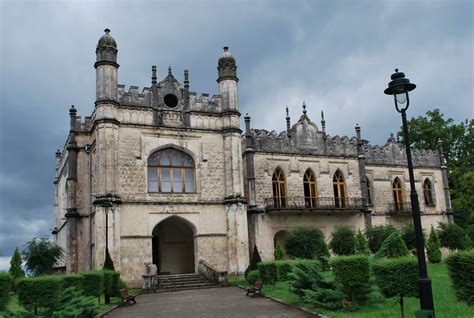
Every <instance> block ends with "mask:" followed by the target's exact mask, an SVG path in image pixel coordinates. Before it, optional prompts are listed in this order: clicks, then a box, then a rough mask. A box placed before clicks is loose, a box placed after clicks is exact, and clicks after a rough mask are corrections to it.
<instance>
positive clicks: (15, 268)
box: [9, 247, 25, 279]
mask: <svg viewBox="0 0 474 318" xmlns="http://www.w3.org/2000/svg"><path fill="white" fill-rule="evenodd" d="M21 262H22V260H21V255H20V251H19V250H18V247H17V248H16V249H15V252H13V256H12V258H11V260H10V270H9V272H10V275H11V276H12V277H13V279H17V278H21V277H24V276H25V272H24V271H23V268H22V266H21Z"/></svg>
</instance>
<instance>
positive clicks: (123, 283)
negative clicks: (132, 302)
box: [114, 275, 128, 297]
mask: <svg viewBox="0 0 474 318" xmlns="http://www.w3.org/2000/svg"><path fill="white" fill-rule="evenodd" d="M122 288H124V289H128V285H127V283H126V282H124V281H123V280H122V279H121V278H120V275H119V278H118V283H117V289H116V291H115V293H114V295H115V297H121V296H120V292H119V289H122Z"/></svg>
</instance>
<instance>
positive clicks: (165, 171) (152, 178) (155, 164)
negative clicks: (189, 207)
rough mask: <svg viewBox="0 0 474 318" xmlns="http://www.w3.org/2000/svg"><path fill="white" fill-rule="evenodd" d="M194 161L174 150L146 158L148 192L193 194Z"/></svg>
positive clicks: (158, 152) (160, 151) (168, 149)
mask: <svg viewBox="0 0 474 318" xmlns="http://www.w3.org/2000/svg"><path fill="white" fill-rule="evenodd" d="M195 191H196V190H195V178H194V160H193V158H192V157H191V156H190V155H188V154H186V153H184V152H181V151H178V150H176V149H174V148H166V149H163V150H159V151H157V152H155V153H153V154H152V155H151V156H150V157H149V158H148V192H168V193H169V192H174V193H183V192H195Z"/></svg>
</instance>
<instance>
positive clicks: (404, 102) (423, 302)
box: [384, 69, 434, 318]
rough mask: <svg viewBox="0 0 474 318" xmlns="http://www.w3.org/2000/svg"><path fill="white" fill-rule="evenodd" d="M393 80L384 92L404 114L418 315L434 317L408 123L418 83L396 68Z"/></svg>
mask: <svg viewBox="0 0 474 318" xmlns="http://www.w3.org/2000/svg"><path fill="white" fill-rule="evenodd" d="M391 79H392V80H391V81H390V83H388V87H387V88H386V89H385V91H384V93H385V94H387V95H393V99H394V102H395V108H396V109H397V111H398V112H399V113H401V114H402V123H403V136H404V139H405V148H406V153H407V162H408V173H409V175H410V189H411V191H410V199H411V209H412V215H413V225H414V227H415V240H416V253H417V256H418V271H419V275H420V278H419V279H418V288H419V297H420V306H421V309H422V310H421V311H420V312H418V313H417V315H416V317H432V318H434V303H433V291H432V289H431V279H430V278H429V277H428V271H427V269H426V259H425V247H424V242H423V230H422V228H421V218H420V204H419V202H418V194H417V193H416V189H415V177H414V175H413V162H412V159H411V150H410V140H409V137H408V125H407V115H406V110H407V109H408V106H409V105H410V99H409V97H408V92H410V91H412V90H414V89H415V87H416V85H415V84H413V83H410V80H409V79H408V78H405V74H403V73H402V72H399V71H398V69H395V73H394V74H392V76H391Z"/></svg>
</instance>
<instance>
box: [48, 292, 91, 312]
mask: <svg viewBox="0 0 474 318" xmlns="http://www.w3.org/2000/svg"><path fill="white" fill-rule="evenodd" d="M98 313H99V305H98V304H97V302H96V301H95V297H93V296H84V295H83V294H82V293H81V291H80V290H79V289H77V288H76V287H68V288H66V289H65V290H64V291H63V292H62V294H61V297H60V300H59V304H58V307H57V308H56V310H55V311H54V313H53V315H52V318H77V317H81V318H94V317H95V316H96V315H97V314H98Z"/></svg>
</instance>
